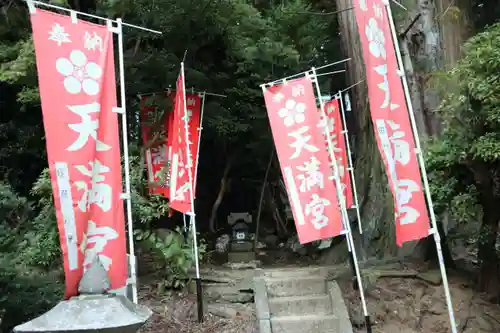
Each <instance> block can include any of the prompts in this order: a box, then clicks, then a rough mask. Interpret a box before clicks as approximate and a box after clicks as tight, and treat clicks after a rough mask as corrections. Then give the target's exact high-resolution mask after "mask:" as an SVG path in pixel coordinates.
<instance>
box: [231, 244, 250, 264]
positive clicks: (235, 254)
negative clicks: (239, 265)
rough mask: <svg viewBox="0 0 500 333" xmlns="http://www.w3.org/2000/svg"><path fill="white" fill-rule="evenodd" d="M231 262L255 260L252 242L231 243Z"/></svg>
mask: <svg viewBox="0 0 500 333" xmlns="http://www.w3.org/2000/svg"><path fill="white" fill-rule="evenodd" d="M227 259H228V261H229V262H250V261H253V260H255V252H254V251H253V244H252V242H248V241H233V242H231V243H230V252H229V253H228V255H227Z"/></svg>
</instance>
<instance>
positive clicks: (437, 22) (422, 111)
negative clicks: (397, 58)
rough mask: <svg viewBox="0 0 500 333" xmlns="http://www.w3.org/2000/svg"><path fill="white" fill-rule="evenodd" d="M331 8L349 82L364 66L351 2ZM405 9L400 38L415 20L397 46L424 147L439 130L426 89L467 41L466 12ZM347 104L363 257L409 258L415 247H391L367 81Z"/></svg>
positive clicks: (462, 5)
mask: <svg viewBox="0 0 500 333" xmlns="http://www.w3.org/2000/svg"><path fill="white" fill-rule="evenodd" d="M355 1H356V0H355ZM452 3H454V5H452ZM336 4H337V7H338V8H337V10H340V11H341V10H345V11H343V12H341V13H340V14H339V15H338V20H339V27H340V32H341V38H342V44H343V49H344V53H345V55H346V56H348V57H350V58H352V61H350V62H349V63H348V79H349V83H350V84H354V83H356V82H358V81H359V80H363V79H364V78H365V68H364V62H363V57H362V50H361V45H360V41H359V33H358V29H357V24H356V20H355V17H354V12H353V11H352V10H349V8H352V7H353V0H336ZM404 5H405V6H406V7H407V8H408V11H403V10H402V9H400V8H399V7H397V6H393V12H394V19H395V26H396V29H397V30H398V33H399V34H400V35H401V34H402V33H403V32H405V31H406V30H407V28H408V27H409V25H410V23H411V22H412V21H414V19H415V18H416V17H417V16H418V18H417V19H416V20H415V22H414V24H413V25H412V27H411V28H410V29H409V30H408V31H407V33H406V34H405V35H404V36H402V35H401V36H400V46H401V51H402V54H403V62H404V65H405V69H406V72H407V78H408V81H409V86H410V93H411V98H412V104H413V106H414V111H415V116H416V119H417V126H418V130H419V133H420V137H421V140H422V143H425V139H426V138H427V137H428V136H430V135H435V134H438V133H439V131H440V122H439V118H438V117H436V115H435V114H434V110H435V109H436V107H437V106H438V104H439V102H440V96H439V94H438V89H435V87H433V86H432V85H430V83H431V82H433V81H431V80H430V79H431V77H432V75H433V74H434V73H436V72H437V71H439V70H443V69H444V66H446V65H452V64H454V63H455V62H456V61H457V60H458V58H459V56H460V46H461V44H462V42H463V41H464V40H465V39H466V38H467V37H468V28H467V27H468V26H467V22H468V20H467V13H468V10H469V8H468V4H467V1H466V0H459V1H452V0H435V1H434V0H409V1H405V2H404ZM457 9H458V10H457ZM446 10H448V12H447V13H446V14H443V13H444V12H445V11H446ZM443 47H444V49H443ZM351 105H352V109H353V114H354V116H353V117H355V119H354V123H355V126H354V128H353V132H354V134H355V142H354V144H355V151H356V156H354V157H355V162H354V164H355V176H356V180H357V185H358V189H357V190H358V193H359V195H360V199H361V200H360V207H361V212H362V225H363V238H364V244H365V249H366V251H367V254H368V255H374V254H378V255H390V254H397V253H399V254H410V253H412V252H413V250H414V248H415V244H416V243H414V244H410V245H407V246H405V247H404V248H403V249H397V248H396V246H395V238H394V212H393V209H394V208H393V199H392V195H391V194H390V192H389V190H388V186H387V178H386V175H385V170H384V167H383V165H382V162H381V158H380V154H379V152H378V149H377V145H376V141H375V136H374V131H373V126H372V122H371V118H370V111H369V104H368V94H367V87H366V83H364V84H361V85H358V86H357V87H355V88H354V89H353V90H352V91H351ZM350 131H351V129H350Z"/></svg>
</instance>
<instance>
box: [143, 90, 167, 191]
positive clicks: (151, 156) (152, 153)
mask: <svg viewBox="0 0 500 333" xmlns="http://www.w3.org/2000/svg"><path fill="white" fill-rule="evenodd" d="M167 98H172V96H171V95H168V97H167ZM154 99H155V96H154V95H143V96H141V102H140V106H139V107H140V111H141V127H142V141H143V143H144V144H147V143H148V142H150V141H151V140H152V139H153V137H154V133H153V132H152V131H151V127H152V126H153V125H154V124H153V122H154V121H155V113H157V112H158V110H157V106H156V104H155V102H154ZM172 120H173V112H167V113H166V114H165V116H164V122H163V124H161V125H160V128H159V130H160V132H161V133H160V137H163V138H164V140H162V143H161V144H156V143H155V145H154V146H153V147H151V148H149V149H147V150H146V167H147V171H148V180H149V193H150V194H159V195H163V196H165V197H167V198H168V197H169V194H170V193H169V192H170V190H169V179H168V171H167V170H166V168H168V164H169V163H170V161H169V151H170V150H171V147H172V146H171V145H169V139H168V136H169V133H171V132H169V126H170V123H171V122H172ZM170 136H171V135H170ZM162 177H166V178H165V179H164V182H163V183H162V182H161V179H162Z"/></svg>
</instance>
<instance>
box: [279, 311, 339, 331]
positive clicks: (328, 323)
mask: <svg viewBox="0 0 500 333" xmlns="http://www.w3.org/2000/svg"><path fill="white" fill-rule="evenodd" d="M271 328H272V332H273V333H344V332H343V331H340V330H339V328H338V321H337V318H336V317H335V316H333V315H328V316H319V315H317V316H288V317H274V318H271Z"/></svg>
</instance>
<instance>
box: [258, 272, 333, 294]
mask: <svg viewBox="0 0 500 333" xmlns="http://www.w3.org/2000/svg"><path fill="white" fill-rule="evenodd" d="M266 282H267V293H268V295H269V297H286V296H306V295H323V294H326V281H325V279H324V278H321V277H320V278H318V277H314V276H313V277H310V276H308V277H306V276H304V277H289V278H267V279H266Z"/></svg>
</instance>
